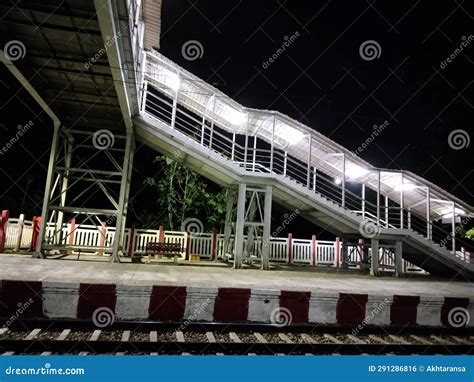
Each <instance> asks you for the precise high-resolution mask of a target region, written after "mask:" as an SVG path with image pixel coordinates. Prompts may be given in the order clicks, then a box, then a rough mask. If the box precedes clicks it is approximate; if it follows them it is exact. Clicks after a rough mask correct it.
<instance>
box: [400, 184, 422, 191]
mask: <svg viewBox="0 0 474 382" xmlns="http://www.w3.org/2000/svg"><path fill="white" fill-rule="evenodd" d="M417 187H418V186H417V185H416V184H414V183H403V184H401V183H399V184H397V185H396V186H395V191H411V190H414V189H415V188H417Z"/></svg>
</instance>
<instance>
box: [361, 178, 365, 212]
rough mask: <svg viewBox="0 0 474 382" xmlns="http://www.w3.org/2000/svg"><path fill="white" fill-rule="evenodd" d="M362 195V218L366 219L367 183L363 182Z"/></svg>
mask: <svg viewBox="0 0 474 382" xmlns="http://www.w3.org/2000/svg"><path fill="white" fill-rule="evenodd" d="M361 192H362V195H361V203H362V205H361V208H362V219H365V183H362V191H361Z"/></svg>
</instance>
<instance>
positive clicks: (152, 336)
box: [0, 321, 474, 355]
mask: <svg viewBox="0 0 474 382" xmlns="http://www.w3.org/2000/svg"><path fill="white" fill-rule="evenodd" d="M473 334H474V331H473V330H471V329H455V330H454V329H443V328H437V329H433V328H429V329H428V328H419V327H416V328H403V329H402V328H389V329H388V328H366V329H364V330H363V333H359V334H358V335H354V334H353V333H352V327H335V326H309V325H308V326H291V327H276V326H272V325H247V324H246V325H244V324H241V325H238V324H231V325H228V324H200V323H192V324H189V325H187V326H184V325H183V324H179V323H177V324H168V323H166V324H163V323H154V322H129V323H115V324H114V325H113V326H112V327H108V328H103V329H99V328H97V327H96V326H94V325H93V324H92V323H90V322H78V321H71V322H67V321H31V322H17V323H15V325H13V326H11V327H8V328H7V327H3V328H0V354H3V355H13V354H37V355H38V354H39V355H54V354H78V355H87V354H90V355H92V354H116V355H129V354H137V355H138V354H142V355H164V354H177V355H201V354H217V355H224V354H225V355H230V354H235V355H241V354H245V355H260V354H265V355H274V354H276V355H286V354H293V355H312V354H315V355H316V354H474V335H473Z"/></svg>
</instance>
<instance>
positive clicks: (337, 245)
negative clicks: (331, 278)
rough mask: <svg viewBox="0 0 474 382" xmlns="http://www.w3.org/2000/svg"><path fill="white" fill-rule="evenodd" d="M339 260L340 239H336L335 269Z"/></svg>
mask: <svg viewBox="0 0 474 382" xmlns="http://www.w3.org/2000/svg"><path fill="white" fill-rule="evenodd" d="M340 259H341V239H339V237H336V268H339V263H340Z"/></svg>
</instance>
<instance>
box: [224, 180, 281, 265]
mask: <svg viewBox="0 0 474 382" xmlns="http://www.w3.org/2000/svg"><path fill="white" fill-rule="evenodd" d="M271 212H272V187H271V186H255V185H251V186H249V185H247V184H245V183H241V184H239V188H238V190H229V191H228V194H227V212H226V222H225V230H224V256H225V258H226V259H227V257H228V256H229V254H230V253H231V252H233V258H234V268H235V269H240V268H242V263H244V262H247V263H249V264H251V263H253V262H260V265H261V268H262V269H264V270H268V269H269V268H270V263H269V258H270V229H271ZM232 234H234V242H233V243H234V246H233V251H232V242H231V236H232Z"/></svg>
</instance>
